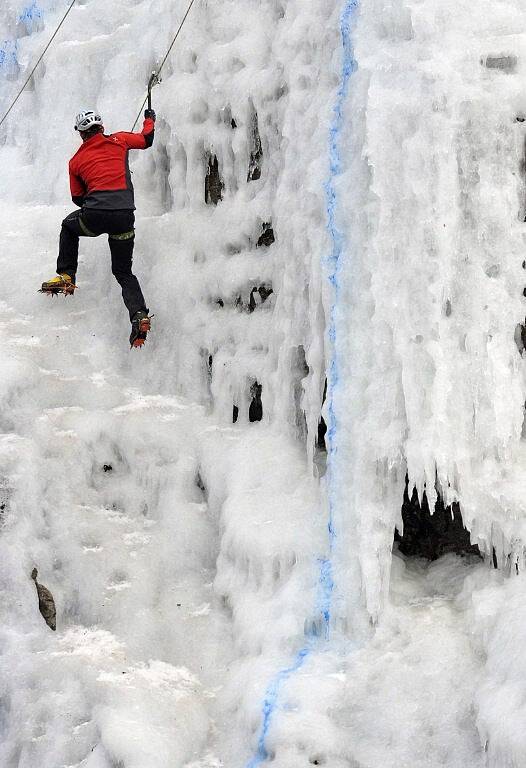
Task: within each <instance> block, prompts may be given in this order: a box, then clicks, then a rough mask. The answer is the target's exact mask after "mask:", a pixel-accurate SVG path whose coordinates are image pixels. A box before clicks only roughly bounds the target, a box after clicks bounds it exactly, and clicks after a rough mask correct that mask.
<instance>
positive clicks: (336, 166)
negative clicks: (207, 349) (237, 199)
mask: <svg viewBox="0 0 526 768" xmlns="http://www.w3.org/2000/svg"><path fill="white" fill-rule="evenodd" d="M357 7H358V0H346V2H345V6H344V8H343V12H342V14H341V17H340V29H341V36H342V46H343V65H342V75H341V80H340V86H339V88H338V93H337V98H336V103H335V105H334V107H333V119H332V122H331V127H330V131H329V138H330V144H329V167H330V173H329V178H328V180H327V182H326V183H325V196H326V206H327V222H328V223H327V227H328V231H329V234H330V237H331V242H332V248H331V253H330V256H329V257H328V258H327V263H328V267H329V281H330V283H331V285H332V286H333V304H332V307H331V315H330V326H329V339H330V342H331V344H332V360H331V364H330V369H329V374H328V377H327V378H328V387H327V398H328V403H329V406H328V409H329V424H328V432H327V434H328V438H329V468H330V470H331V472H330V474H331V482H330V483H329V521H328V524H327V531H328V537H329V556H328V557H323V558H319V560H318V566H319V584H318V598H317V605H316V613H317V615H319V616H320V622H321V626H322V631H321V632H320V631H318V630H317V628H316V627H314V628H313V629H312V631H310V632H309V635H308V638H307V643H306V645H305V646H304V647H303V648H302V649H301V650H300V651H298V653H297V655H296V658H295V660H294V662H293V663H292V664H291V666H289V667H286V668H284V669H282V670H280V671H279V672H278V673H277V675H276V677H275V678H274V679H273V680H272V682H271V683H270V684H269V686H268V688H267V690H266V693H265V698H264V701H263V706H262V724H261V731H260V734H259V739H258V745H257V751H256V754H255V755H254V756H253V757H252V759H251V760H250V761H249V762H248V763H247V766H246V768H257V766H259V765H261V764H262V763H264V762H266V761H267V760H268V758H269V756H270V753H269V749H268V746H267V742H268V734H269V730H270V727H271V725H272V721H273V718H274V716H275V714H276V712H277V711H278V710H279V697H280V693H281V689H282V687H283V685H284V684H285V683H286V682H287V681H288V680H289V678H290V677H291V676H292V675H294V674H295V673H296V672H298V671H299V670H300V669H301V668H302V667H303V665H304V664H305V661H306V659H307V658H308V657H309V655H310V654H311V653H312V651H313V650H314V649H315V647H316V645H317V644H319V641H320V638H323V639H324V640H325V641H329V639H330V627H331V612H332V602H333V594H334V575H333V562H332V555H333V552H334V543H335V540H336V536H337V531H336V527H335V524H334V518H335V515H334V511H335V503H336V500H335V489H334V485H335V482H334V480H335V478H334V470H333V468H332V465H333V461H334V457H335V456H336V453H337V450H338V448H337V443H336V438H337V431H338V422H337V418H336V412H335V407H334V391H335V389H336V386H337V384H338V356H337V352H336V341H337V324H336V312H337V304H338V298H339V271H340V268H341V265H340V258H341V255H342V253H343V250H344V247H345V238H344V235H343V233H342V232H341V231H340V230H339V229H338V226H337V223H336V220H337V211H338V194H337V190H336V184H335V181H336V177H337V176H339V175H340V174H341V173H342V170H343V162H342V158H341V153H340V139H341V132H342V128H343V125H344V111H345V102H346V99H347V95H348V92H349V80H350V78H351V76H352V74H353V73H354V72H355V71H356V68H357V65H356V61H355V59H354V50H353V45H352V37H351V27H352V20H353V15H354V12H355V11H356V9H357Z"/></svg>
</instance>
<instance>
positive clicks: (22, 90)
mask: <svg viewBox="0 0 526 768" xmlns="http://www.w3.org/2000/svg"><path fill="white" fill-rule="evenodd" d="M76 2H77V0H72V2H71V4H70V6H69V7H68V9H67V11H66V13H65V14H64V16H63V17H62V19H61V20H60V24H59V25H58V27H57V28H56V30H55V31H54V32H53V34H52V36H51V39H50V40H49V42H48V44H47V45H46V47H45V48H44V50H43V51H42V53H41V54H40V57H39V59H38V61H37V63H36V64H35V66H34V67H33V69H32V70H31V73H30V75H29V77H28V78H27V80H26V81H25V83H24V85H23V86H22V88H21V89H20V90H19V91H18V93H17V95H16V97H15V99H14V100H13V102H12V104H11V106H10V107H9V109H8V110H7V112H6V113H5V115H4V116H3V117H2V119H1V120H0V126H2V124H3V123H4V121H5V120H6V118H7V116H8V115H9V113H10V112H11V110H12V109H13V107H14V106H15V104H16V103H17V101H18V99H19V98H20V97H21V96H22V94H23V93H24V91H25V89H26V88H27V86H28V85H29V81H30V80H31V78H32V77H33V75H34V74H35V72H36V69H37V67H38V65H39V64H40V62H41V61H42V59H43V58H44V56H45V55H46V53H47V52H48V49H49V47H50V45H51V43H52V42H53V40H54V39H55V38H56V36H57V35H58V33H59V30H60V28H61V27H62V25H63V24H64V22H65V21H66V19H67V17H68V16H69V13H70V11H71V10H72V9H73V6H74V5H75V3H76Z"/></svg>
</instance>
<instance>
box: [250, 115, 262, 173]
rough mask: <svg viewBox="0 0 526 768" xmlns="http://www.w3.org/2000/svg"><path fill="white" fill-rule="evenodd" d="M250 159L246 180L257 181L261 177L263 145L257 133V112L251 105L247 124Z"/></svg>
mask: <svg viewBox="0 0 526 768" xmlns="http://www.w3.org/2000/svg"><path fill="white" fill-rule="evenodd" d="M249 145H250V161H249V164H248V175H247V181H257V180H258V179H260V178H261V168H262V164H263V147H262V146H261V136H260V134H259V121H258V113H257V112H256V110H255V109H254V108H253V107H252V117H251V119H250V125H249Z"/></svg>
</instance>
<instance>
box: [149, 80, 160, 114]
mask: <svg viewBox="0 0 526 768" xmlns="http://www.w3.org/2000/svg"><path fill="white" fill-rule="evenodd" d="M158 82H159V80H158V78H157V72H152V74H151V77H150V80H149V81H148V109H151V108H152V88H153V86H154V85H155V84H156V83H158Z"/></svg>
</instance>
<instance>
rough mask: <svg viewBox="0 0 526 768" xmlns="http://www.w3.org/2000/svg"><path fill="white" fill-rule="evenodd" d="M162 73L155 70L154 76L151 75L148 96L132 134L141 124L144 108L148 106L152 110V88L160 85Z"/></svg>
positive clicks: (136, 119)
mask: <svg viewBox="0 0 526 768" xmlns="http://www.w3.org/2000/svg"><path fill="white" fill-rule="evenodd" d="M160 72H161V71H160V69H154V70H153V72H152V74H151V75H150V79H149V80H148V95H147V96H146V98H145V99H144V101H143V103H142V107H141V111H140V112H139V114H138V115H137V117H136V118H135V122H134V124H133V127H132V132H133V131H134V130H135V126H136V125H137V123H138V122H139V119H140V117H141V114H142V110H143V109H144V107H145V106H146V105H148V109H151V108H152V88H153V87H154V85H158V84H159V83H160V82H161V74H160Z"/></svg>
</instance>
